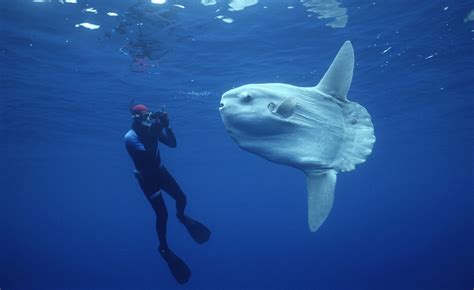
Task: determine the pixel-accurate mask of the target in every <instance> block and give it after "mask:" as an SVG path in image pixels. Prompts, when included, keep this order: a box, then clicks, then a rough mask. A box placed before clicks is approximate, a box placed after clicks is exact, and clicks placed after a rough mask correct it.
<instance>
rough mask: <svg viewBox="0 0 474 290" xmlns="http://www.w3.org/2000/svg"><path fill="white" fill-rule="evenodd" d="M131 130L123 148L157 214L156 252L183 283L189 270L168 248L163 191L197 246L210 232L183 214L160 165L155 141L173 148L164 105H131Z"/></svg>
mask: <svg viewBox="0 0 474 290" xmlns="http://www.w3.org/2000/svg"><path fill="white" fill-rule="evenodd" d="M130 112H131V113H132V117H133V122H132V128H131V129H130V130H129V131H128V132H127V134H125V145H126V148H127V151H128V153H129V154H130V157H131V158H132V160H133V163H134V165H135V177H136V179H137V180H138V183H139V184H140V187H141V189H142V191H143V193H144V194H145V196H146V197H147V199H148V201H149V202H150V204H151V206H152V207H153V210H154V211H155V214H156V232H157V234H158V240H159V242H160V245H159V247H158V251H159V252H160V254H161V256H162V257H163V259H164V260H165V261H166V263H167V264H168V267H169V268H170V271H171V273H172V275H173V276H174V278H175V279H176V281H177V282H178V283H180V284H183V283H186V282H187V281H188V280H189V277H190V276H191V271H190V270H189V268H188V267H187V266H186V264H185V263H184V261H183V260H181V259H180V258H179V257H178V256H176V255H175V254H174V253H173V252H172V251H171V249H170V248H169V247H168V243H167V240H166V225H167V221H168V211H167V209H166V205H165V202H164V200H163V195H162V190H164V191H166V192H167V193H168V194H169V195H170V196H171V197H172V198H173V199H174V200H175V201H176V216H177V217H178V220H179V221H180V222H181V223H182V224H183V225H184V226H185V228H186V229H187V231H188V232H189V234H190V235H191V237H192V238H193V240H194V241H196V242H197V243H198V244H203V243H205V242H206V241H208V240H209V237H210V235H211V232H210V231H209V229H208V228H206V226H204V225H203V224H201V223H199V222H198V221H196V220H194V219H192V218H190V217H189V216H187V215H186V214H185V213H184V210H185V208H186V195H185V194H184V192H183V191H182V190H181V188H180V187H179V185H178V183H177V182H176V181H175V179H174V178H173V176H171V174H170V173H169V172H168V170H167V169H166V167H165V166H164V165H163V164H162V163H161V158H160V151H159V148H158V142H161V143H163V144H165V145H166V146H168V147H171V148H175V147H176V138H175V135H174V133H173V131H172V129H171V128H170V121H169V117H168V113H167V112H165V110H164V106H163V109H162V110H161V111H157V112H152V111H150V110H149V109H148V108H147V107H146V106H145V105H133V102H132V104H131V105H130Z"/></svg>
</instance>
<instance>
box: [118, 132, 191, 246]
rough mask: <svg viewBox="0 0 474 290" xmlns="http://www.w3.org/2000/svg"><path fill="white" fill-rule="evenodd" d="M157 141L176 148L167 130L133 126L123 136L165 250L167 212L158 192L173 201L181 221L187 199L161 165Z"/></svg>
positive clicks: (173, 138) (171, 134) (172, 136)
mask: <svg viewBox="0 0 474 290" xmlns="http://www.w3.org/2000/svg"><path fill="white" fill-rule="evenodd" d="M158 141H160V142H161V143H163V144H165V145H167V146H169V147H172V148H174V147H176V138H175V136H174V134H173V131H172V130H171V129H170V128H166V129H161V128H155V129H153V128H152V130H149V129H148V128H146V127H142V126H141V125H139V124H137V123H134V124H133V125H132V129H130V130H129V131H128V132H127V134H125V145H126V147H127V151H128V153H129V154H130V157H132V160H133V163H134V164H135V169H136V171H135V173H136V177H137V179H138V182H139V184H140V187H141V189H142V191H143V192H144V193H145V195H146V197H147V199H148V200H149V201H150V203H151V205H152V206H153V209H154V210H155V213H156V231H157V233H158V239H159V240H160V247H161V248H165V249H166V248H168V245H167V242H166V224H167V221H168V211H167V209H166V205H165V202H164V200H163V196H162V195H161V189H163V190H165V191H166V192H167V193H169V195H170V196H171V197H173V198H174V200H175V201H176V211H177V213H176V215H177V217H178V219H180V220H181V219H182V218H183V217H184V209H185V207H186V196H185V194H184V192H183V191H182V190H181V188H180V187H179V185H178V183H177V182H176V181H175V179H174V178H173V176H171V174H170V173H169V172H168V170H167V169H166V167H164V166H163V165H162V164H161V157H160V151H159V148H158Z"/></svg>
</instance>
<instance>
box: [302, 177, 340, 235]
mask: <svg viewBox="0 0 474 290" xmlns="http://www.w3.org/2000/svg"><path fill="white" fill-rule="evenodd" d="M336 174H337V173H336V171H335V170H329V171H327V172H324V173H317V174H314V173H306V181H307V187H308V225H309V229H310V231H312V232H315V231H316V230H317V229H318V228H319V227H320V226H321V225H322V224H323V223H324V221H325V220H326V218H327V217H328V215H329V213H330V212H331V209H332V204H333V202H334V189H335V188H336V180H337V175H336Z"/></svg>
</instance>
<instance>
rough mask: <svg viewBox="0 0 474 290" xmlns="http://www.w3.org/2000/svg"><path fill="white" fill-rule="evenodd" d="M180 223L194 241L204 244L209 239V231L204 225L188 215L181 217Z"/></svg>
mask: <svg viewBox="0 0 474 290" xmlns="http://www.w3.org/2000/svg"><path fill="white" fill-rule="evenodd" d="M181 223H182V224H183V225H184V227H185V228H186V230H187V231H188V232H189V234H190V235H191V238H193V240H194V241H195V242H196V243H198V244H204V243H205V242H207V241H208V240H209V237H210V236H211V231H210V230H209V229H208V228H207V227H206V226H205V225H203V224H201V223H200V222H198V221H196V220H193V219H192V218H190V217H188V216H185V217H184V218H183V219H181Z"/></svg>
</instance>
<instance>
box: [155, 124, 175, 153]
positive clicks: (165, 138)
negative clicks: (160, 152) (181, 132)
mask: <svg viewBox="0 0 474 290" xmlns="http://www.w3.org/2000/svg"><path fill="white" fill-rule="evenodd" d="M163 130H164V131H165V132H164V133H163ZM163 130H162V131H161V132H160V137H159V139H160V142H161V143H163V144H165V145H166V146H168V147H171V148H175V147H176V137H175V136H174V133H173V130H171V128H170V127H168V128H164V129H163Z"/></svg>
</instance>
